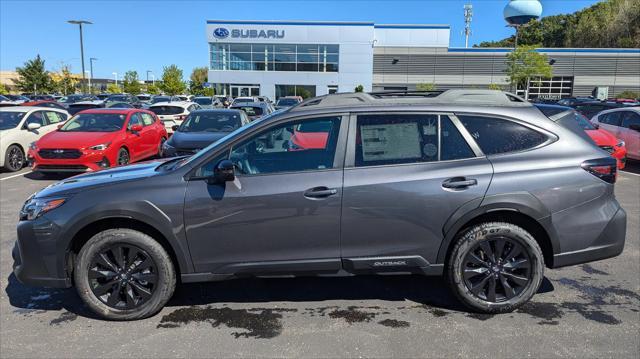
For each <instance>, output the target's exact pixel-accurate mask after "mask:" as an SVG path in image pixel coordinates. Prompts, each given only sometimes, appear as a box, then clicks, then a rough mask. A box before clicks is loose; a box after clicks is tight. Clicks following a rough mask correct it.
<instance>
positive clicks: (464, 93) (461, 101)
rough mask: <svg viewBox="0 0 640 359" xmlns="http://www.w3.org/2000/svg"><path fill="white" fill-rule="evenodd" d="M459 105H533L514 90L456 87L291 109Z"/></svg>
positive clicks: (344, 97)
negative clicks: (515, 93)
mask: <svg viewBox="0 0 640 359" xmlns="http://www.w3.org/2000/svg"><path fill="white" fill-rule="evenodd" d="M426 104H440V105H449V104H458V105H476V106H504V107H529V106H532V105H531V104H530V103H529V102H527V101H526V100H524V99H523V98H521V97H519V96H517V95H514V94H512V93H508V92H504V91H499V90H487V89H453V90H446V91H383V92H370V93H367V92H349V93H338V94H331V95H324V96H319V97H314V98H310V99H307V100H305V101H303V102H301V103H300V104H298V105H296V106H294V107H292V108H291V111H303V110H307V109H310V108H321V107H347V106H376V105H426Z"/></svg>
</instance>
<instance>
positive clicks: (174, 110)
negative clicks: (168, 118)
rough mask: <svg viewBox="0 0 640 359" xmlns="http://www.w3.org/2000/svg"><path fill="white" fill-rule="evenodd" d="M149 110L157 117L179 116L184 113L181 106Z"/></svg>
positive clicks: (159, 107)
mask: <svg viewBox="0 0 640 359" xmlns="http://www.w3.org/2000/svg"><path fill="white" fill-rule="evenodd" d="M149 110H150V111H152V112H153V113H155V114H156V115H179V114H181V113H183V112H184V109H183V108H182V107H179V106H151V107H149Z"/></svg>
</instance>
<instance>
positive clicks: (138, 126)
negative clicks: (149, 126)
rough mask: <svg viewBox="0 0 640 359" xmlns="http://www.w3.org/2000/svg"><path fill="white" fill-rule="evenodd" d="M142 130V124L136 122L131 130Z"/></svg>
mask: <svg viewBox="0 0 640 359" xmlns="http://www.w3.org/2000/svg"><path fill="white" fill-rule="evenodd" d="M140 131H142V125H141V124H138V123H136V124H135V125H133V126H131V132H140Z"/></svg>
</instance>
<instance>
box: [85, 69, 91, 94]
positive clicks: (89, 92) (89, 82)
mask: <svg viewBox="0 0 640 359" xmlns="http://www.w3.org/2000/svg"><path fill="white" fill-rule="evenodd" d="M85 72H86V73H88V74H89V93H91V72H89V71H85Z"/></svg>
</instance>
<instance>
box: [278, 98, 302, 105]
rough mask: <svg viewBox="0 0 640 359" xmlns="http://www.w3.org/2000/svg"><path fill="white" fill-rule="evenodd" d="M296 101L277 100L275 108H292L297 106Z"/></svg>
mask: <svg viewBox="0 0 640 359" xmlns="http://www.w3.org/2000/svg"><path fill="white" fill-rule="evenodd" d="M297 104H298V101H297V100H296V99H294V98H281V99H279V100H278V103H277V104H276V106H293V105H297Z"/></svg>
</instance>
